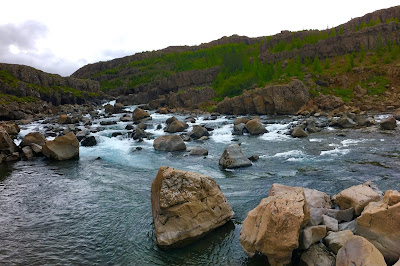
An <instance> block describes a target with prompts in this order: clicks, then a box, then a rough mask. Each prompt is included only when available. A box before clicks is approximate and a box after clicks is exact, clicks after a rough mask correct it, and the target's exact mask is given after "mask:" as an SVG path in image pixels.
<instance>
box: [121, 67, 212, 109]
mask: <svg viewBox="0 0 400 266" xmlns="http://www.w3.org/2000/svg"><path fill="white" fill-rule="evenodd" d="M217 75H218V68H209V69H204V70H192V71H185V72H179V73H176V74H174V75H172V76H170V77H168V78H163V79H162V80H160V81H157V82H154V83H150V84H146V85H142V86H137V87H135V88H132V89H130V90H128V92H129V94H128V95H127V96H121V97H120V98H119V99H118V102H121V103H122V104H125V105H128V104H142V103H150V102H151V101H153V100H158V99H159V98H160V96H161V95H163V97H161V103H162V101H163V100H162V99H166V97H168V96H167V95H169V94H170V93H171V92H172V93H173V92H178V91H180V90H182V91H183V90H186V89H189V88H191V87H204V86H210V85H211V83H212V81H213V80H214V79H215V77H216V76H217ZM192 95H193V93H192ZM115 96H117V95H115ZM181 97H182V96H181ZM212 97H213V96H212ZM212 97H211V98H212ZM160 105H161V106H162V105H165V104H160ZM178 105H179V104H178ZM176 107H178V106H176ZM180 107H183V106H180Z"/></svg>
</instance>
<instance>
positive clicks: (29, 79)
mask: <svg viewBox="0 0 400 266" xmlns="http://www.w3.org/2000/svg"><path fill="white" fill-rule="evenodd" d="M0 93H1V94H2V99H3V100H2V104H3V105H4V104H7V99H6V98H8V99H9V100H10V101H15V99H18V100H19V101H21V102H24V101H25V102H26V101H36V100H43V101H47V102H50V103H52V104H53V105H60V104H75V103H78V104H82V103H85V102H86V101H87V100H90V99H95V98H97V97H101V93H100V84H99V83H98V82H97V81H93V80H82V79H76V78H71V77H61V76H59V75H54V74H49V73H45V72H43V71H40V70H37V69H35V68H32V67H28V66H23V65H12V64H3V63H0Z"/></svg>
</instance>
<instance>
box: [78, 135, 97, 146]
mask: <svg viewBox="0 0 400 266" xmlns="http://www.w3.org/2000/svg"><path fill="white" fill-rule="evenodd" d="M96 144H97V141H96V138H95V137H94V136H88V137H85V138H83V139H82V141H81V145H82V146H83V147H92V146H95V145H96Z"/></svg>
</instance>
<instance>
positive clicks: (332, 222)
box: [322, 215, 339, 232]
mask: <svg viewBox="0 0 400 266" xmlns="http://www.w3.org/2000/svg"><path fill="white" fill-rule="evenodd" d="M322 223H323V224H324V225H326V230H328V231H334V232H336V231H338V230H339V223H338V220H336V219H335V218H332V217H330V216H328V215H322Z"/></svg>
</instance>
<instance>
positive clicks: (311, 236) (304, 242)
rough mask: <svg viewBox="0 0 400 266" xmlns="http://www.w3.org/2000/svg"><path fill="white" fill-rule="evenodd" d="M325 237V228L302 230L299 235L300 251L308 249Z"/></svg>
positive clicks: (320, 226)
mask: <svg viewBox="0 0 400 266" xmlns="http://www.w3.org/2000/svg"><path fill="white" fill-rule="evenodd" d="M325 236H326V226H325V225H316V226H309V227H306V228H304V230H303V233H302V235H301V240H300V246H301V248H302V249H308V248H309V247H310V246H311V245H312V244H314V243H315V242H319V241H320V240H321V239H323V238H324V237H325Z"/></svg>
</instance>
